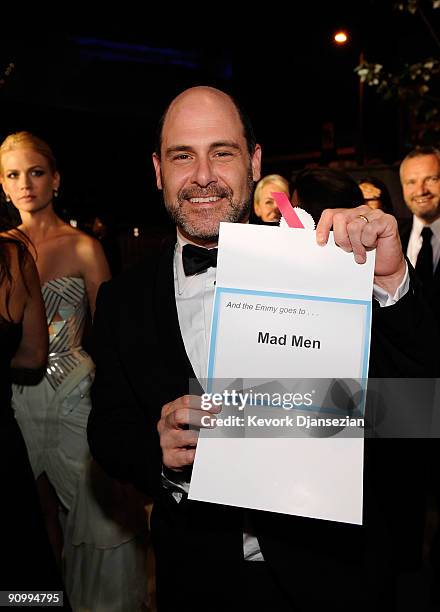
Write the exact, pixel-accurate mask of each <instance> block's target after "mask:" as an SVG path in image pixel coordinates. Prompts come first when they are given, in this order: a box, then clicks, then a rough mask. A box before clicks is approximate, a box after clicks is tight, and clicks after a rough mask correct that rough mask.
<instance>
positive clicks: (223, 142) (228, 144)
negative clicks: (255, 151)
mask: <svg viewBox="0 0 440 612" xmlns="http://www.w3.org/2000/svg"><path fill="white" fill-rule="evenodd" d="M218 147H229V148H230V149H237V150H240V145H239V144H238V143H237V142H235V141H234V140H219V141H218V142H213V143H212V144H211V145H210V147H209V148H210V149H217V148H218Z"/></svg>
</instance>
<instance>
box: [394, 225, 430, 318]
mask: <svg viewBox="0 0 440 612" xmlns="http://www.w3.org/2000/svg"><path fill="white" fill-rule="evenodd" d="M412 222H413V220H412V218H411V219H399V220H398V223H399V233H400V240H401V242H402V249H403V252H404V253H406V249H407V248H408V242H409V237H410V234H411V229H412ZM425 296H426V299H427V301H428V302H429V304H430V305H431V307H432V309H433V313H434V316H435V318H436V320H437V321H438V323H439V325H440V265H439V264H437V268H436V270H435V273H434V280H433V284H432V287H431V288H430V289H428V290H427V291H426V292H425Z"/></svg>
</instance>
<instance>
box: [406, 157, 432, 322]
mask: <svg viewBox="0 0 440 612" xmlns="http://www.w3.org/2000/svg"><path fill="white" fill-rule="evenodd" d="M400 180H401V183H402V189H403V197H404V199H405V203H406V205H407V206H408V208H409V210H410V211H411V212H412V213H413V217H412V221H411V222H408V223H402V224H401V228H400V235H401V239H402V246H403V248H404V250H406V254H407V256H408V259H409V260H410V262H411V263H412V265H413V266H414V268H415V269H416V272H417V276H418V277H419V279H420V281H421V282H422V284H423V286H424V288H425V291H426V295H427V297H428V299H429V301H430V303H431V305H432V307H433V310H434V313H435V315H436V316H437V320H438V321H440V266H439V265H438V263H439V259H440V151H439V150H438V149H436V148H435V147H431V146H425V147H418V148H416V149H414V150H413V151H411V152H410V153H408V155H407V156H406V157H405V159H404V160H403V162H402V164H401V166H400Z"/></svg>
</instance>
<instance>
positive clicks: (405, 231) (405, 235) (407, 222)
mask: <svg viewBox="0 0 440 612" xmlns="http://www.w3.org/2000/svg"><path fill="white" fill-rule="evenodd" d="M397 223H398V226H399V235H400V242H401V243H402V251H403V252H404V254H405V255H406V250H407V248H408V242H409V237H410V235H411V229H412V218H411V219H398V220H397Z"/></svg>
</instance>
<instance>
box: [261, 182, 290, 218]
mask: <svg viewBox="0 0 440 612" xmlns="http://www.w3.org/2000/svg"><path fill="white" fill-rule="evenodd" d="M272 191H280V192H282V193H285V194H286V195H287V197H288V198H290V196H289V183H288V181H286V179H285V178H283V177H282V176H280V175H279V174H268V175H267V176H265V177H264V178H262V179H261V181H259V182H258V183H257V186H256V188H255V193H254V212H255V214H256V215H257V217H259V218H260V219H261V221H263V222H264V223H274V222H276V221H278V220H279V218H280V216H281V214H280V211H279V210H278V206H277V204H276V202H275V200H274V199H273V197H272Z"/></svg>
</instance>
